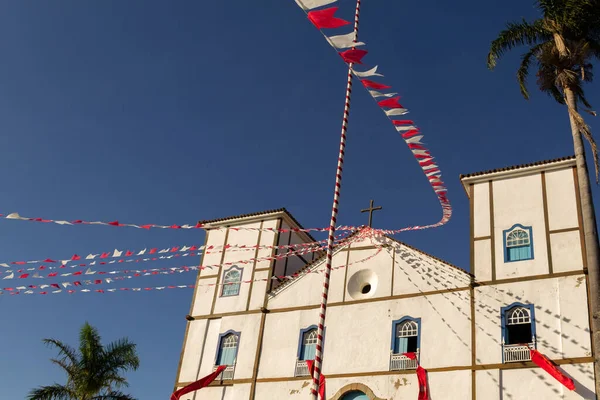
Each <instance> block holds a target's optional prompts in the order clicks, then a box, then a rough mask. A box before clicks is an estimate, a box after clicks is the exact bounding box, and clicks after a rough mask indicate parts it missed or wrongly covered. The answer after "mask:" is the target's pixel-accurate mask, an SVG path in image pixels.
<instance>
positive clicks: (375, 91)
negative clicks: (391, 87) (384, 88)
mask: <svg viewBox="0 0 600 400" xmlns="http://www.w3.org/2000/svg"><path fill="white" fill-rule="evenodd" d="M369 93H371V96H373V97H374V98H377V97H394V96H395V95H397V94H398V93H381V92H378V91H377V90H369Z"/></svg>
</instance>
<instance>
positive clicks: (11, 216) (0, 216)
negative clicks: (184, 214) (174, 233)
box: [0, 212, 361, 233]
mask: <svg viewBox="0 0 600 400" xmlns="http://www.w3.org/2000/svg"><path fill="white" fill-rule="evenodd" d="M0 219H12V220H18V221H30V222H41V223H53V224H58V225H71V226H72V225H105V226H118V227H131V228H137V229H147V230H148V229H184V230H185V229H212V230H224V229H229V230H230V231H263V232H284V233H285V232H326V231H328V230H329V228H254V227H232V226H230V227H211V226H206V225H204V224H201V223H199V222H198V223H197V224H194V225H191V224H184V225H177V224H173V225H157V224H145V225H137V224H126V223H121V222H119V221H110V222H106V221H84V220H74V221H67V220H54V219H46V218H31V217H22V216H21V215H20V214H19V213H18V212H14V213H10V214H0ZM360 228H361V227H352V226H340V227H338V229H337V230H339V231H353V230H358V229H360Z"/></svg>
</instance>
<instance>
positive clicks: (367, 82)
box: [360, 79, 391, 89]
mask: <svg viewBox="0 0 600 400" xmlns="http://www.w3.org/2000/svg"><path fill="white" fill-rule="evenodd" d="M360 81H361V82H362V84H363V86H364V87H366V88H371V89H389V88H391V86H388V85H384V84H383V83H377V82H374V81H371V80H369V79H361V80H360Z"/></svg>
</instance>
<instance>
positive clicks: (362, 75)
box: [352, 65, 383, 89]
mask: <svg viewBox="0 0 600 400" xmlns="http://www.w3.org/2000/svg"><path fill="white" fill-rule="evenodd" d="M377 68H378V66H377V65H376V66H374V67H373V68H371V69H370V70H367V71H363V72H360V71H356V70H355V69H352V72H353V73H354V75H356V76H358V77H359V78H366V77H367V76H383V75H382V74H378V73H377ZM373 89H376V88H373Z"/></svg>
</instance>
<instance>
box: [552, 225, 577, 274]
mask: <svg viewBox="0 0 600 400" xmlns="http://www.w3.org/2000/svg"><path fill="white" fill-rule="evenodd" d="M550 245H551V250H550V251H551V252H552V268H553V270H554V272H566V271H581V270H583V253H582V249H581V239H580V236H579V231H570V232H561V233H551V234H550Z"/></svg>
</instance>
